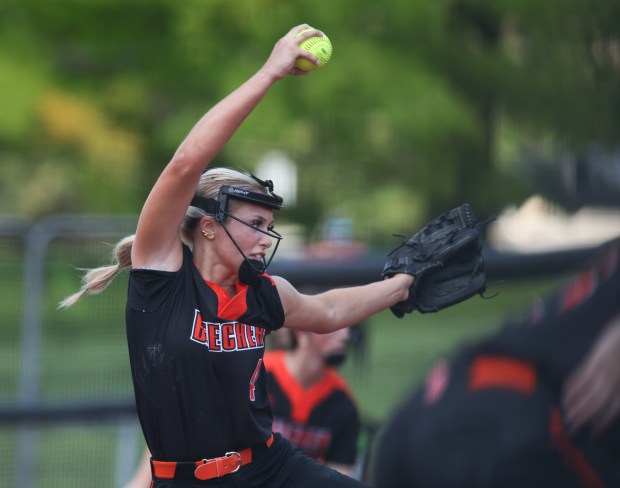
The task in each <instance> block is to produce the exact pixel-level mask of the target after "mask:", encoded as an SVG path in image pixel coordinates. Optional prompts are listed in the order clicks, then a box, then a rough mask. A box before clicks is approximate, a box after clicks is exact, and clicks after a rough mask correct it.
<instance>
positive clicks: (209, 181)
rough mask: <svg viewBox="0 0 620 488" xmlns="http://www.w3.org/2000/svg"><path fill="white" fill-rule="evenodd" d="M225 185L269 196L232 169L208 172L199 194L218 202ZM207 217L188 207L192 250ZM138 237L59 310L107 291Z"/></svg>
mask: <svg viewBox="0 0 620 488" xmlns="http://www.w3.org/2000/svg"><path fill="white" fill-rule="evenodd" d="M224 185H230V186H235V187H237V188H241V189H243V190H247V191H253V192H257V193H266V190H265V188H264V187H263V186H262V185H261V184H260V183H258V182H257V181H256V180H255V179H254V178H252V176H251V175H250V174H249V173H245V172H242V171H239V170H236V169H233V168H211V169H209V170H207V171H205V172H204V173H203V174H202V175H201V177H200V181H199V182H198V188H197V190H196V193H197V194H198V195H200V196H203V197H206V198H215V199H217V196H218V193H219V191H220V187H222V186H224ZM236 205H238V203H237V202H236V201H235V200H234V199H232V200H231V201H230V207H229V208H228V210H231V208H232V209H234V208H235V206H236ZM204 216H205V211H204V210H202V209H199V208H197V207H192V206H189V207H188V209H187V212H186V213H185V218H184V219H183V224H182V225H181V229H180V232H181V239H182V241H183V242H184V243H185V244H187V245H189V246H190V247H191V244H192V241H193V236H194V232H195V231H196V229H197V228H198V223H199V222H200V219H201V218H203V217H204ZM134 240H135V235H130V236H127V237H124V238H123V239H121V240H120V241H118V243H117V244H116V245H115V246H114V252H113V253H112V259H113V263H112V264H111V265H108V266H101V267H99V268H93V269H86V270H84V271H85V273H84V276H83V277H82V286H81V287H80V289H79V291H77V292H76V293H74V294H73V295H70V296H68V297H67V298H65V299H64V300H63V301H61V302H60V303H59V305H58V306H59V308H67V307H70V306H71V305H73V304H74V303H75V302H77V301H78V300H79V299H80V298H82V297H83V296H84V295H87V294H88V295H96V294H98V293H101V292H102V291H103V290H105V289H106V288H107V287H108V285H109V284H110V283H112V280H114V278H116V277H117V276H118V274H119V273H120V272H121V271H123V270H124V269H126V268H130V267H131V248H132V246H133V243H134Z"/></svg>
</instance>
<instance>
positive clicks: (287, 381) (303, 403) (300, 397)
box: [264, 351, 349, 423]
mask: <svg viewBox="0 0 620 488" xmlns="http://www.w3.org/2000/svg"><path fill="white" fill-rule="evenodd" d="M284 354H285V353H284V351H270V352H268V353H266V354H265V357H264V361H265V368H266V369H267V371H269V372H270V373H271V374H273V375H274V376H275V377H276V379H277V381H278V383H279V385H280V388H282V390H283V391H284V393H285V394H286V396H287V397H288V398H289V400H290V402H291V420H293V421H295V422H299V423H307V421H308V418H309V417H310V414H311V413H312V411H313V410H314V409H315V408H316V406H317V405H319V404H320V403H321V402H322V401H323V400H325V399H326V398H327V397H328V396H329V395H330V394H332V393H333V392H334V391H336V390H343V391H344V392H345V393H347V394H349V392H348V389H347V387H346V383H345V381H344V380H343V379H342V377H340V375H339V374H338V373H337V372H336V371H335V370H333V369H332V368H329V369H328V370H327V372H326V373H325V377H324V378H323V379H322V380H321V381H319V382H317V383H316V384H315V385H312V386H311V387H309V388H304V387H303V386H302V385H300V384H299V382H298V381H297V380H296V379H295V378H294V377H293V375H291V374H290V373H289V371H288V369H287V368H286V364H285V360H284Z"/></svg>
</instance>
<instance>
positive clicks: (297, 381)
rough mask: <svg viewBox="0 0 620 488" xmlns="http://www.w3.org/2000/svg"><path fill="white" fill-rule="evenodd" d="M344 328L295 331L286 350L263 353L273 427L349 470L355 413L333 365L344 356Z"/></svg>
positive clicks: (354, 446) (353, 452)
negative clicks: (316, 331) (330, 331)
mask: <svg viewBox="0 0 620 488" xmlns="http://www.w3.org/2000/svg"><path fill="white" fill-rule="evenodd" d="M349 331H350V329H340V330H338V331H335V332H332V333H331V334H321V335H319V334H314V333H312V332H301V331H295V333H294V340H293V341H292V342H293V345H292V347H291V348H290V349H287V350H275V351H268V352H266V353H265V368H266V369H267V379H268V389H269V399H270V403H271V407H272V410H273V414H274V425H273V428H274V432H279V433H280V434H282V436H284V437H285V438H287V439H288V440H290V441H291V443H292V444H294V445H295V446H297V447H298V448H300V449H301V450H302V451H304V452H305V453H306V454H308V455H309V456H312V457H313V458H315V459H317V460H319V461H321V462H324V463H326V464H327V465H329V466H331V467H333V468H334V469H337V470H338V471H340V472H342V473H345V474H347V475H349V476H352V475H353V468H354V464H355V461H356V458H357V441H358V436H359V432H360V418H359V413H358V410H357V407H356V405H355V403H354V401H353V398H352V396H351V393H350V391H349V388H348V386H347V384H346V382H345V380H344V379H343V378H342V377H341V376H340V375H339V374H338V372H337V371H336V369H335V367H334V366H336V365H339V364H341V363H342V362H343V361H344V359H345V357H346V350H347V344H348V341H349V336H350V332H349Z"/></svg>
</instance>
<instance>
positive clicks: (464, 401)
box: [373, 241, 620, 488]
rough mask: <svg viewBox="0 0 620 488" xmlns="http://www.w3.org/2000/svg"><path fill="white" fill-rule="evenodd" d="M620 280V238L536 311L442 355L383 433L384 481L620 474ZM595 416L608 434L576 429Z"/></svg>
mask: <svg viewBox="0 0 620 488" xmlns="http://www.w3.org/2000/svg"><path fill="white" fill-rule="evenodd" d="M618 290H620V241H619V242H614V243H611V244H609V245H608V246H605V248H604V250H603V252H602V255H600V256H598V259H597V260H596V262H595V263H594V264H593V265H592V266H591V267H589V268H588V269H586V270H585V271H584V272H583V273H581V274H580V275H579V277H578V278H577V279H576V280H574V281H573V282H571V283H570V284H569V285H568V286H565V287H563V288H562V289H561V290H560V291H559V292H557V293H554V294H552V295H551V296H549V297H547V299H546V300H544V301H541V302H537V303H536V304H535V305H534V307H533V308H532V310H531V312H530V313H529V314H528V315H527V316H526V317H525V319H523V320H521V321H519V322H517V323H508V324H506V326H505V327H504V328H502V329H500V331H499V332H498V333H497V334H495V335H494V336H491V337H489V338H487V339H484V340H482V341H480V342H478V343H476V344H473V345H470V346H467V347H464V348H462V349H461V350H460V351H458V353H457V354H456V355H455V356H454V357H453V358H451V359H450V360H449V361H439V362H438V363H437V364H436V365H435V367H434V368H433V369H432V371H431V373H430V374H429V375H428V377H427V379H426V383H425V384H424V385H423V386H421V387H420V388H418V389H417V390H416V391H415V392H414V393H413V395H411V396H410V397H409V399H407V400H406V401H405V402H404V403H403V404H402V405H401V406H400V408H399V409H398V410H397V412H396V414H395V416H394V417H393V418H391V419H390V421H389V422H388V425H387V427H386V428H385V430H384V432H383V434H382V436H381V438H380V441H379V443H378V447H377V449H376V451H375V459H374V461H373V466H374V469H373V472H374V475H373V477H374V480H375V483H376V486H377V488H396V487H402V486H408V487H414V488H418V487H437V486H441V487H442V488H451V487H455V488H456V487H459V488H469V487H472V488H473V487H476V488H478V487H494V486H502V487H522V486H527V487H540V488H543V487H550V486H561V487H563V488H571V487H575V488H576V487H604V486H609V487H611V486H620V468H619V466H620V465H619V464H618V459H620V425H619V422H618V421H617V413H618V400H619V393H618V390H617V385H618V383H619V382H620V377H619V376H620V375H619V374H618V373H617V371H618V357H619V356H618V352H619V351H620V344H619V341H618V339H617V338H616V336H615V334H616V333H617V330H618V322H619V321H620V301H619V300H618ZM602 332H603V334H604V335H601V333H602ZM597 338H606V339H609V338H612V340H613V342H611V343H603V342H601V341H600V340H599V343H598V344H597V342H596V340H597ZM593 344H594V345H595V347H594V349H593V350H592V346H593ZM603 344H605V345H604V346H603ZM610 350H611V351H613V352H611V353H610ZM614 353H615V354H614ZM584 360H585V362H584ZM608 361H609V362H608ZM602 363H604V364H606V365H607V367H606V368H604V369H599V370H598V371H596V372H595V371H592V369H591V366H592V365H594V366H598V365H600V364H602ZM603 375H606V376H603ZM567 378H571V379H570V380H568V381H567ZM584 378H585V379H586V382H587V381H589V380H592V384H589V385H588V384H585V383H586V382H584ZM565 386H566V388H565ZM613 388H616V389H615V390H614V389H613ZM563 390H565V391H564V395H565V396H564V405H568V416H565V414H564V412H563V410H562V395H563ZM581 394H584V395H588V396H585V397H581ZM592 398H594V399H595V400H594V401H592ZM567 418H568V420H569V421H574V422H575V423H574V425H572V426H571V425H570V424H568V423H567ZM612 418H615V422H613V423H612V421H611V419H612ZM601 420H602V421H604V423H603V424H600V423H599V422H597V421H601ZM588 421H590V423H592V424H593V425H594V426H595V427H600V428H599V429H598V431H597V433H598V434H599V435H598V437H596V438H593V437H592V435H591V432H588V430H587V429H581V430H579V429H576V430H575V428H576V427H583V426H585V425H586V424H587V423H588ZM603 426H604V427H606V429H605V430H604V431H602V430H603V428H602V427H603ZM571 427H573V429H572V431H573V435H571Z"/></svg>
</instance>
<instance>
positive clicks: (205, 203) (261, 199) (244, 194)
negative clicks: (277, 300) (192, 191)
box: [190, 175, 283, 285]
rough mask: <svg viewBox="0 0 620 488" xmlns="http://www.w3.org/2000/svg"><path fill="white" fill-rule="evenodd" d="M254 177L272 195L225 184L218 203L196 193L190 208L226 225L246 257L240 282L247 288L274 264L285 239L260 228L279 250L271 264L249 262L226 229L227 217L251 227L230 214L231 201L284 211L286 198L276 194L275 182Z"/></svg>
mask: <svg viewBox="0 0 620 488" xmlns="http://www.w3.org/2000/svg"><path fill="white" fill-rule="evenodd" d="M250 176H251V177H252V178H253V179H254V180H256V181H257V182H258V183H260V184H261V185H262V186H263V187H265V188H267V190H268V191H269V195H266V194H264V193H257V192H253V191H248V190H243V189H242V188H237V187H235V186H230V185H224V186H222V187H220V191H219V193H218V195H217V200H216V199H214V198H206V197H203V196H200V195H198V194H196V195H194V198H192V201H191V202H190V205H191V206H192V207H197V208H200V209H202V210H204V211H205V212H206V213H208V214H210V215H214V216H215V220H216V221H217V222H219V223H220V224H222V227H223V228H224V230H225V231H226V234H227V235H228V237H229V238H230V240H231V241H232V242H233V244H234V245H235V247H236V248H237V250H238V251H239V252H240V253H241V255H242V256H243V262H242V263H241V266H240V267H239V281H241V283H244V284H246V285H251V284H252V283H254V282H256V281H257V280H258V278H259V277H260V276H261V275H262V274H263V273H264V272H265V271H266V269H267V267H268V266H269V264H270V263H271V260H272V259H273V257H274V256H275V254H276V251H277V250H278V246H279V245H280V241H281V240H282V236H281V235H280V234H278V233H277V232H275V231H274V230H271V231H269V232H265V231H263V230H260V229H255V230H257V231H259V232H263V233H264V234H267V235H268V236H269V237H271V238H274V239H276V247H275V249H274V250H273V253H272V254H271V257H270V258H269V261H268V262H265V260H264V259H263V261H262V262H261V261H258V260H256V259H248V258H247V257H246V255H245V254H244V253H243V251H242V250H241V248H240V247H239V245H238V244H237V242H236V241H235V240H234V239H233V237H232V236H231V235H230V232H229V231H228V229H227V228H226V224H225V223H224V222H225V220H226V218H227V217H231V218H233V219H235V220H237V221H239V222H241V223H242V224H244V225H249V224H247V223H246V222H243V221H242V220H240V219H238V218H236V217H235V216H234V215H231V214H230V213H228V201H229V199H230V198H237V199H239V200H243V201H245V202H248V203H254V204H256V205H261V206H263V207H267V208H271V209H274V210H280V209H281V208H282V203H283V199H282V197H281V196H279V195H276V194H275V193H274V191H273V182H272V181H271V180H261V179H259V178H257V177H256V176H254V175H250Z"/></svg>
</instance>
